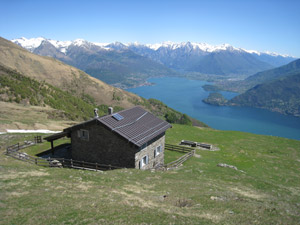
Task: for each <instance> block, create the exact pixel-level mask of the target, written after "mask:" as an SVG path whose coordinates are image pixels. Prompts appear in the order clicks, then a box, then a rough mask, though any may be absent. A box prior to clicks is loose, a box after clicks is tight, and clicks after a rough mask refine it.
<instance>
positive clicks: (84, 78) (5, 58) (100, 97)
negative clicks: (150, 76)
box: [0, 37, 143, 108]
mask: <svg viewBox="0 0 300 225" xmlns="http://www.w3.org/2000/svg"><path fill="white" fill-rule="evenodd" d="M0 64H2V65H3V66H5V67H8V68H10V69H13V70H16V71H18V72H20V73H21V74H25V75H26V76H28V77H30V78H33V79H35V80H38V81H40V82H44V81H45V82H47V83H49V84H51V85H53V86H55V87H58V88H61V89H62V90H64V91H67V92H70V93H73V94H74V95H76V96H79V97H80V96H82V94H88V95H90V96H92V97H93V98H94V99H95V102H96V104H99V105H100V104H106V105H119V106H120V107H124V108H126V107H130V106H133V105H134V104H133V102H142V101H143V100H142V99H141V98H140V97H138V96H136V95H134V94H131V93H129V92H126V91H123V90H121V89H118V88H115V87H112V86H110V85H107V84H106V83H104V82H102V81H100V80H98V79H96V78H93V77H91V76H89V75H88V74H86V73H84V72H83V71H81V70H79V69H77V68H75V67H72V66H69V65H66V64H64V63H62V62H60V61H58V60H55V59H53V58H50V57H43V56H38V55H35V54H33V53H30V52H28V51H27V50H25V49H24V48H22V47H20V46H18V45H16V44H14V43H12V42H10V41H8V40H5V39H3V38H1V37H0Z"/></svg>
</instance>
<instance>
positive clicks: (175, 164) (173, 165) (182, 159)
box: [165, 150, 195, 170]
mask: <svg viewBox="0 0 300 225" xmlns="http://www.w3.org/2000/svg"><path fill="white" fill-rule="evenodd" d="M194 154H195V150H192V151H189V152H188V153H186V154H184V155H183V156H181V157H180V158H179V159H177V160H175V161H173V162H170V163H168V164H166V165H165V168H166V169H167V170H169V169H173V168H177V167H178V166H180V165H181V164H182V163H184V162H185V161H186V160H188V159H189V158H191V157H192V156H193V155H194Z"/></svg>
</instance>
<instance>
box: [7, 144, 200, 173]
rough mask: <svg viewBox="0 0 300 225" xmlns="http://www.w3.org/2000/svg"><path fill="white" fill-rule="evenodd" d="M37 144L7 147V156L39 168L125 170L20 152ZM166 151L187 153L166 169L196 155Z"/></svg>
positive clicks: (169, 147) (175, 148) (172, 147)
mask: <svg viewBox="0 0 300 225" xmlns="http://www.w3.org/2000/svg"><path fill="white" fill-rule="evenodd" d="M35 144H36V143H35V142H32V141H27V142H24V144H23V145H20V144H19V143H18V144H15V145H11V146H9V147H7V149H6V154H7V155H9V156H11V157H13V158H16V159H19V160H23V161H26V162H28V163H31V164H36V165H38V166H46V167H64V168H73V169H84V170H93V171H99V170H112V169H123V167H117V166H112V165H104V164H99V163H91V162H84V161H78V160H73V159H65V158H50V157H49V158H39V157H34V156H30V155H28V154H26V153H24V152H19V150H20V149H23V148H26V147H29V146H32V145H35ZM165 149H166V150H170V151H177V152H182V153H186V154H184V155H183V156H181V157H180V158H179V159H177V160H175V161H173V162H171V163H168V164H166V165H164V166H163V168H165V169H172V168H176V167H178V166H180V165H181V164H182V163H183V162H185V161H186V160H188V159H189V158H190V157H192V156H193V155H194V154H195V150H194V149H192V148H187V147H183V146H177V145H170V144H165Z"/></svg>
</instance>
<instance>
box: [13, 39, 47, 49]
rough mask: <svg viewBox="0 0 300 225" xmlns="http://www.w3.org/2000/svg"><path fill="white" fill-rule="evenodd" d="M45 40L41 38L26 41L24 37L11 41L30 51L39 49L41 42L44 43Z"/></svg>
mask: <svg viewBox="0 0 300 225" xmlns="http://www.w3.org/2000/svg"><path fill="white" fill-rule="evenodd" d="M45 40H46V39H45V38H43V37H38V38H30V39H27V38H25V37H21V38H18V39H13V40H12V42H14V43H16V44H18V45H20V46H22V47H23V48H26V49H28V50H30V51H31V50H32V49H35V48H37V47H39V46H40V45H41V43H42V42H43V41H45Z"/></svg>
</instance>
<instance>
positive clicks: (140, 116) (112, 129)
mask: <svg viewBox="0 0 300 225" xmlns="http://www.w3.org/2000/svg"><path fill="white" fill-rule="evenodd" d="M147 113H148V112H147V111H146V112H145V113H143V115H141V116H140V117H139V118H137V119H136V120H135V121H133V122H130V123H127V124H124V125H122V126H119V127H115V128H113V129H111V130H112V131H115V130H117V129H119V128H122V127H126V126H129V125H131V124H134V123H135V122H137V121H138V120H140V119H141V118H143V117H144V116H145V115H146V114H147Z"/></svg>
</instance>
